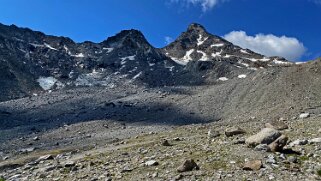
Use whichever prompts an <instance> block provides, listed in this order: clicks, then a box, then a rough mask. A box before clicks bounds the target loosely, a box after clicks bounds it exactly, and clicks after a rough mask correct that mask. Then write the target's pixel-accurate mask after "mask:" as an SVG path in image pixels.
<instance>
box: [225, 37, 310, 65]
mask: <svg viewBox="0 0 321 181" xmlns="http://www.w3.org/2000/svg"><path fill="white" fill-rule="evenodd" d="M224 38H225V39H226V40H228V41H230V42H232V43H233V44H235V45H238V46H240V47H242V48H248V49H250V50H253V51H254V52H257V53H260V54H263V55H266V56H282V57H284V58H286V59H288V60H292V61H296V60H299V59H300V58H301V57H302V55H303V54H304V53H305V51H306V48H305V47H304V45H303V43H301V42H300V41H299V40H298V39H296V38H293V37H286V36H281V37H278V36H275V35H272V34H268V35H264V34H257V35H255V36H249V35H247V34H246V32H244V31H232V32H230V33H228V34H226V35H225V36H224Z"/></svg>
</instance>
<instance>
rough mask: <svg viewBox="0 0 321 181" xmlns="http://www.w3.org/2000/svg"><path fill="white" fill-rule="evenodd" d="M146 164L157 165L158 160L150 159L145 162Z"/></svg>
mask: <svg viewBox="0 0 321 181" xmlns="http://www.w3.org/2000/svg"><path fill="white" fill-rule="evenodd" d="M145 165H146V166H156V165H158V162H157V161H155V160H149V161H147V162H145Z"/></svg>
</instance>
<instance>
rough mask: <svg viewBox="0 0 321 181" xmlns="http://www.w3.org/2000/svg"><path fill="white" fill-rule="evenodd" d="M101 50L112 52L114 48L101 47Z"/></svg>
mask: <svg viewBox="0 0 321 181" xmlns="http://www.w3.org/2000/svg"><path fill="white" fill-rule="evenodd" d="M103 50H107V52H106V53H110V52H112V51H113V50H114V48H105V47H104V48H103Z"/></svg>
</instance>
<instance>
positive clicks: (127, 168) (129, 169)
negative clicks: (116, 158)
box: [121, 166, 133, 173]
mask: <svg viewBox="0 0 321 181" xmlns="http://www.w3.org/2000/svg"><path fill="white" fill-rule="evenodd" d="M131 171H133V169H132V168H129V167H128V166H125V167H124V168H123V169H122V170H121V173H126V172H131Z"/></svg>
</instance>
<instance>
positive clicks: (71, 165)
mask: <svg viewBox="0 0 321 181" xmlns="http://www.w3.org/2000/svg"><path fill="white" fill-rule="evenodd" d="M75 165H76V164H75V162H74V161H67V162H66V163H65V165H64V166H65V167H68V168H69V167H73V166H75Z"/></svg>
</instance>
